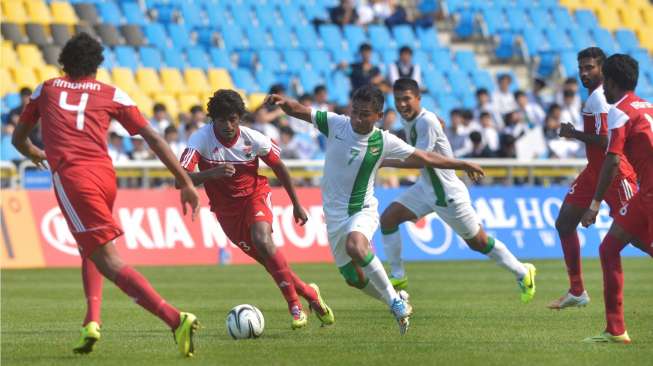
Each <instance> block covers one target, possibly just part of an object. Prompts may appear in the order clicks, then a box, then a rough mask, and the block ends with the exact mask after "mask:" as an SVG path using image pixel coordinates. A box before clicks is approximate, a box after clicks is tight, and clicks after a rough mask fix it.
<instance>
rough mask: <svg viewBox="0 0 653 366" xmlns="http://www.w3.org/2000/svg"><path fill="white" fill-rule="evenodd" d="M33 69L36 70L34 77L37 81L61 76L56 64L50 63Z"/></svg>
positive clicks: (40, 81)
mask: <svg viewBox="0 0 653 366" xmlns="http://www.w3.org/2000/svg"><path fill="white" fill-rule="evenodd" d="M34 70H35V71H36V78H37V79H38V81H39V83H42V82H44V81H46V80H50V79H54V78H57V77H59V76H61V73H60V72H59V69H58V68H57V67H56V66H52V65H45V66H41V67H37V68H35V69H34Z"/></svg>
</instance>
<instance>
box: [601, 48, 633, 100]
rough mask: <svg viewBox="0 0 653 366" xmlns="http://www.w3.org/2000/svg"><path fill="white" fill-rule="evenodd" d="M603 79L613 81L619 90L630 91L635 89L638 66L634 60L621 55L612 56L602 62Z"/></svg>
mask: <svg viewBox="0 0 653 366" xmlns="http://www.w3.org/2000/svg"><path fill="white" fill-rule="evenodd" d="M602 69H603V77H604V78H606V79H610V80H612V81H614V82H615V83H616V84H617V86H619V88H621V89H623V90H626V91H631V90H635V88H636V87H637V78H638V77H639V64H638V63H637V60H635V59H634V58H632V57H630V56H628V55H624V54H621V53H617V54H614V55H612V56H610V57H608V58H607V59H605V62H603V67H602Z"/></svg>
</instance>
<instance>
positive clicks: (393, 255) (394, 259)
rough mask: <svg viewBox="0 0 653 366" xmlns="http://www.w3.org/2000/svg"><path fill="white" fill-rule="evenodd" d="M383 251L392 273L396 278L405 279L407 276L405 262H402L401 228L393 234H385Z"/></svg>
mask: <svg viewBox="0 0 653 366" xmlns="http://www.w3.org/2000/svg"><path fill="white" fill-rule="evenodd" d="M383 249H384V250H385V255H386V256H387V258H388V263H390V273H391V274H392V277H394V278H403V277H404V276H405V275H406V271H405V269H404V262H403V261H402V260H401V235H400V234H399V228H397V229H396V230H395V231H393V232H391V233H388V234H386V233H383Z"/></svg>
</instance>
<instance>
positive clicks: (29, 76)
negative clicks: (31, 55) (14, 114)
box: [11, 65, 39, 89]
mask: <svg viewBox="0 0 653 366" xmlns="http://www.w3.org/2000/svg"><path fill="white" fill-rule="evenodd" d="M11 70H12V73H13V76H14V82H15V84H16V86H17V87H18V89H20V88H23V87H28V88H32V89H33V88H35V87H36V85H38V83H39V80H38V79H37V78H36V74H35V73H34V69H33V68H32V67H31V66H25V65H20V66H16V67H12V68H11Z"/></svg>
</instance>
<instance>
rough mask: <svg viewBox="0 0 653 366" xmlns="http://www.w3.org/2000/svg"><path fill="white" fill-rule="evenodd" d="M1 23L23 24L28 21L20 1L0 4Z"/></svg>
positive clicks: (6, 0)
mask: <svg viewBox="0 0 653 366" xmlns="http://www.w3.org/2000/svg"><path fill="white" fill-rule="evenodd" d="M2 21H3V22H7V23H20V24H22V23H25V22H27V21H28V17H27V12H25V8H24V7H23V2H22V1H8V0H5V1H3V2H2Z"/></svg>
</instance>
